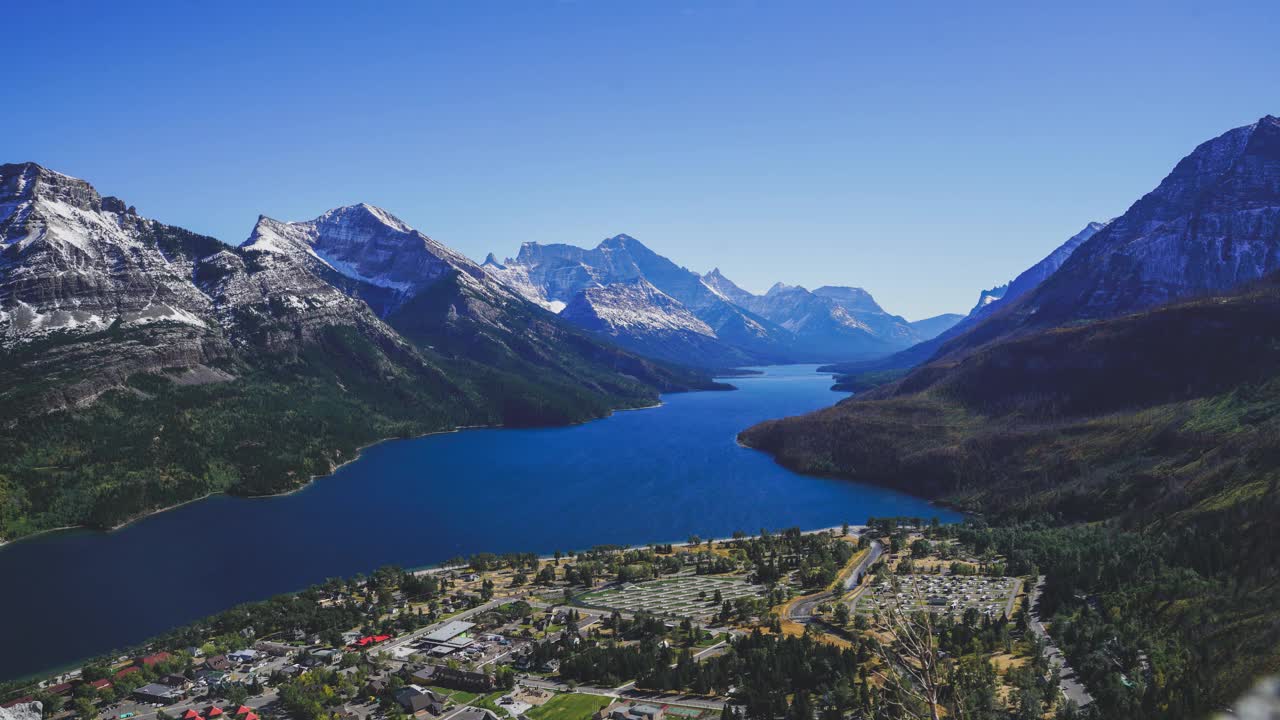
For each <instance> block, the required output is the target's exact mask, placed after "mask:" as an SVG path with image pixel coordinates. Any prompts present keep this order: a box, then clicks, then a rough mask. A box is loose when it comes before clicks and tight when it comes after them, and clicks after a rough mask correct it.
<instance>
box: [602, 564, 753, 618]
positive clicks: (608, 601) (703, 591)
mask: <svg viewBox="0 0 1280 720" xmlns="http://www.w3.org/2000/svg"><path fill="white" fill-rule="evenodd" d="M717 591H718V592H719V593H720V599H719V600H718V601H717V600H716V592H717ZM764 594H765V588H764V586H762V585H751V584H748V583H747V582H746V581H745V580H741V579H736V578H725V577H711V576H706V575H686V576H682V577H676V578H669V579H663V580H653V581H650V582H643V583H624V584H622V585H620V586H617V587H611V588H608V589H606V590H600V591H597V592H592V593H587V594H586V595H583V596H582V597H581V598H579V601H580V602H581V603H582V604H584V605H590V606H594V607H602V608H607V609H610V610H620V611H622V612H632V613H634V612H641V611H644V612H650V613H653V614H654V615H665V616H670V617H687V618H691V619H694V620H701V621H705V620H708V619H710V617H711V616H712V615H714V614H716V613H717V612H719V611H720V606H721V604H722V603H723V602H725V601H729V602H732V601H733V600H735V599H736V598H740V597H763V596H764Z"/></svg>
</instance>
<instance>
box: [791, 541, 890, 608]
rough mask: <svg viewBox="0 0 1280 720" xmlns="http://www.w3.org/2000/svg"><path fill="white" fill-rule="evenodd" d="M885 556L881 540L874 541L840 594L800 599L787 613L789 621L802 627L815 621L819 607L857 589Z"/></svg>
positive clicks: (829, 591)
mask: <svg viewBox="0 0 1280 720" xmlns="http://www.w3.org/2000/svg"><path fill="white" fill-rule="evenodd" d="M883 554H884V545H883V544H881V542H880V541H879V540H872V541H871V546H870V549H869V552H868V553H867V556H866V557H864V558H862V560H860V561H859V562H858V564H857V566H855V567H854V568H853V572H850V573H849V577H847V578H845V580H844V584H843V586H842V587H841V588H840V591H839V593H837V592H836V591H834V590H824V591H822V592H820V593H815V594H813V595H809V596H807V597H803V598H800V599H799V600H797V601H796V603H795V604H794V605H792V606H791V609H790V610H789V611H788V613H787V619H788V620H793V621H795V622H798V623H800V624H802V625H807V624H808V623H809V622H810V621H812V620H813V616H814V613H815V612H816V611H817V608H818V606H819V605H821V604H822V603H824V602H829V601H830V600H832V599H833V598H836V597H838V596H839V595H843V594H844V593H846V592H849V591H850V590H852V589H854V588H855V587H857V586H858V583H860V582H861V581H862V578H863V577H864V576H865V575H866V574H867V569H868V568H870V567H871V566H872V565H874V564H875V562H876V561H877V560H879V559H880V556H881V555H883Z"/></svg>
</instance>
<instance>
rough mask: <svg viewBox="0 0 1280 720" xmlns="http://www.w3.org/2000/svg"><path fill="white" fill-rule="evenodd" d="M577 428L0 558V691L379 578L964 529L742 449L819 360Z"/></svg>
mask: <svg viewBox="0 0 1280 720" xmlns="http://www.w3.org/2000/svg"><path fill="white" fill-rule="evenodd" d="M760 370H762V374H760V375H753V376H747V377H740V378H732V379H729V380H728V382H731V383H733V384H734V385H735V386H736V387H737V388H738V389H737V390H735V391H730V392H697V393H686V394H675V395H667V396H664V397H663V404H662V405H661V406H659V407H655V408H650V409H645V410H635V411H629V412H619V413H615V414H614V415H613V416H611V417H609V418H606V419H603V420H599V421H595V422H590V423H586V424H583V425H575V426H571V427H560V428H545V429H533V430H467V431H463V432H457V433H447V434H441V435H432V436H428V437H423V438H417V439H412V440H397V441H392V442H386V443H382V444H379V445H375V446H373V447H371V448H368V449H366V450H365V451H364V454H363V455H362V456H361V457H360V458H359V459H358V460H356V461H354V462H352V463H350V464H348V465H345V466H343V467H342V468H340V469H339V470H338V471H336V472H335V473H334V474H333V475H331V476H329V477H325V478H321V479H319V480H317V481H316V482H314V483H312V484H311V485H309V486H308V487H306V488H304V489H303V490H301V491H299V492H296V493H293V494H290V495H282V496H277V497H270V498H254V499H246V498H236V497H228V496H214V497H210V498H206V499H204V500H201V501H198V502H194V503H191V504H188V505H184V506H181V507H178V508H175V509H172V510H169V511H166V512H162V513H158V514H155V515H151V516H149V517H146V518H143V519H141V520H139V521H137V522H135V523H132V524H130V525H128V526H126V527H124V528H122V529H120V530H117V531H114V532H109V533H101V532H94V531H86V530H71V531H59V532H54V533H48V534H44V535H40V536H36V537H33V538H29V539H26V540H21V541H18V542H15V543H12V544H10V545H8V546H5V547H3V548H0V578H3V582H2V583H0V584H2V585H3V586H4V588H5V589H4V590H3V591H2V592H0V624H2V625H3V634H4V637H5V651H4V652H3V653H0V679H13V678H17V677H21V676H25V675H29V674H32V673H37V672H41V671H46V670H50V669H53V668H58V667H64V666H68V665H70V664H73V663H74V662H75V661H77V660H79V659H83V658H85V657H88V656H92V655H95V654H100V653H103V652H107V651H109V650H112V649H115V648H120V647H124V646H127V645H131V644H134V643H138V642H141V641H142V640H145V639H146V638H148V637H150V636H152V635H155V634H158V633H160V632H163V631H164V630H167V629H169V628H171V627H174V626H177V625H181V624H185V623H188V622H191V621H193V620H196V619H198V618H200V617H203V616H206V615H210V614H212V613H215V612H218V611H220V610H224V609H226V608H228V607H231V606H233V605H235V604H237V603H241V602H246V601H250V600H259V599H264V598H267V597H269V596H271V595H275V594H278V593H281V592H288V591H292V590H298V589H301V588H303V587H306V586H307V585H309V584H312V583H316V582H321V581H323V580H325V579H326V578H330V577H346V576H350V575H354V574H357V573H367V572H369V571H371V570H373V569H374V568H376V567H379V566H382V565H400V566H402V567H422V566H428V565H432V564H436V563H440V562H442V561H444V560H447V559H449V558H454V557H459V556H463V557H465V556H467V555H470V554H472V553H476V552H498V553H501V552H511V551H530V552H539V553H551V552H554V551H556V550H562V551H569V550H575V549H578V550H581V549H586V548H589V547H591V546H594V545H601V544H619V545H641V544H647V543H653V542H668V541H681V540H684V539H686V538H688V537H689V536H690V535H691V534H698V535H700V536H702V537H721V536H728V535H731V534H732V533H733V532H735V531H738V530H741V531H744V532H748V533H756V532H759V531H760V530H761V529H762V528H767V529H781V528H786V527H793V526H799V527H801V528H806V529H808V528H817V527H828V526H835V525H840V524H841V523H844V522H849V523H853V524H857V523H861V522H863V521H865V520H866V519H867V518H868V517H871V516H878V517H884V516H916V517H922V518H931V517H938V518H939V519H941V520H943V521H954V520H957V519H958V518H959V515H958V514H957V513H955V512H952V511H950V510H947V509H945V508H941V507H937V506H934V505H931V504H929V503H928V502H926V501H924V500H921V499H919V498H914V497H911V496H908V495H904V494H902V493H898V492H894V491H891V490H886V489H883V488H878V487H874V486H869V485H863V484H859V483H854V482H849V481H844V480H834V479H828V478H818V477H810V476H804V475H799V474H797V473H794V472H791V471H790V470H787V469H785V468H783V467H781V466H779V465H777V464H776V463H774V462H773V460H772V459H771V458H770V457H769V456H767V455H765V454H763V453H759V452H757V451H754V450H750V449H747V448H744V447H742V446H740V445H738V444H737V442H736V435H737V433H738V432H739V431H741V430H742V429H744V428H746V427H748V426H750V425H752V424H754V423H757V422H760V421H762V420H766V419H770V418H777V417H783V416H787V415H795V414H799V413H803V412H807V411H810V410H815V409H817V408H821V407H824V406H827V405H831V404H832V403H834V402H836V401H838V400H840V399H841V398H842V397H844V394H842V393H836V392H833V391H831V389H830V386H831V377H830V376H829V375H825V374H820V373H817V372H816V366H813V365H790V366H778V367H768V368H760Z"/></svg>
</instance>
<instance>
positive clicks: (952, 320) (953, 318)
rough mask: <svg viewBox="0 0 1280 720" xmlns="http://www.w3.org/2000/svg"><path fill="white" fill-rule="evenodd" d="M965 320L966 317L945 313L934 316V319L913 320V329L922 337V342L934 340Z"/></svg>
mask: <svg viewBox="0 0 1280 720" xmlns="http://www.w3.org/2000/svg"><path fill="white" fill-rule="evenodd" d="M963 319H964V315H961V314H959V313H943V314H941V315H934V316H933V317H927V318H922V319H920V320H913V321H911V328H912V329H913V330H915V331H916V333H917V334H919V335H920V338H921V340H922V341H924V340H932V339H933V338H935V337H937V336H939V335H941V334H942V333H944V332H946V331H948V330H950V329H951V328H953V327H955V325H956V323H958V322H960V321H961V320H963Z"/></svg>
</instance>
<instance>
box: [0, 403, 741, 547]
mask: <svg viewBox="0 0 1280 720" xmlns="http://www.w3.org/2000/svg"><path fill="white" fill-rule="evenodd" d="M734 389H735V390H736V389H737V388H734ZM685 392H723V390H711V389H708V390H687V391H685ZM663 404H664V403H663V402H662V400H661V399H659V400H658V402H656V403H653V404H652V405H641V406H638V407H620V408H610V410H609V412H608V414H606V415H601V416H600V417H595V418H588V419H586V420H577V421H574V422H570V423H565V424H563V425H546V426H541V427H545V428H547V429H555V428H567V427H574V426H577V425H585V424H587V423H593V422H599V421H601V420H606V419H608V418H610V417H613V415H614V413H620V412H631V411H634V410H653V409H655V408H660V407H662V406H663ZM529 429H532V428H528V427H511V426H508V425H458V426H457V427H453V428H450V429H448V430H432V431H430V432H425V433H421V434H418V435H409V436H392V437H384V438H379V439H377V440H374V441H372V442H369V443H366V444H364V445H361V446H360V447H358V448H356V450H355V452H353V453H352V454H351V457H350V458H348V459H346V460H343V461H342V462H340V463H337V464H336V465H335V464H332V463H330V468H329V471H328V472H325V473H316V474H315V475H312V476H311V477H309V478H307V480H306V481H305V482H303V483H301V484H300V485H298V486H297V487H295V488H290V489H288V490H282V491H280V492H276V493H262V494H258V495H239V494H236V493H231V492H209V493H205V494H204V495H201V496H200V497H194V498H191V499H189V500H183V501H182V502H177V503H174V504H172V505H165V506H164V507H159V508H155V509H153V510H147V511H145V512H140V513H138V514H137V515H133V516H130V517H129V518H127V519H125V520H123V521H121V522H119V523H117V524H115V525H112V526H111V527H109V528H96V527H93V526H91V525H62V526H60V527H53V528H46V529H44V530H37V531H36V532H33V533H30V534H27V535H23V536H21V537H16V538H12V539H8V540H5V539H0V552H4V549H5V548H6V547H8V546H9V545H13V544H16V543H22V542H26V541H28V540H34V539H36V538H39V537H41V536H44V535H52V534H54V533H60V532H68V531H84V532H96V533H102V534H104V535H105V534H110V533H113V532H117V531H119V530H123V529H124V528H127V527H129V526H130V525H133V524H134V523H137V522H140V521H142V520H146V519H147V518H149V517H153V516H156V515H160V514H161V513H166V512H169V511H170V510H177V509H178V508H182V507H186V506H187V505H191V504H193V503H198V502H200V501H202V500H208V499H209V498H211V497H217V496H222V497H233V498H242V499H244V500H260V499H267V498H278V497H286V496H289V495H294V494H296V493H299V492H302V491H303V490H306V489H307V488H309V487H311V486H312V485H313V484H315V483H316V482H317V481H320V480H323V479H325V478H329V477H332V476H333V475H334V474H335V473H337V472H338V471H339V470H341V469H342V468H344V467H346V466H347V465H350V464H351V463H353V462H356V461H357V460H359V459H360V458H361V457H363V456H364V452H365V451H366V450H368V449H369V448H373V447H377V446H378V445H382V444H383V443H388V442H395V441H398V440H405V441H409V440H420V439H422V438H426V437H432V436H435V435H449V434H451V433H459V432H465V431H467V430H529Z"/></svg>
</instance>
